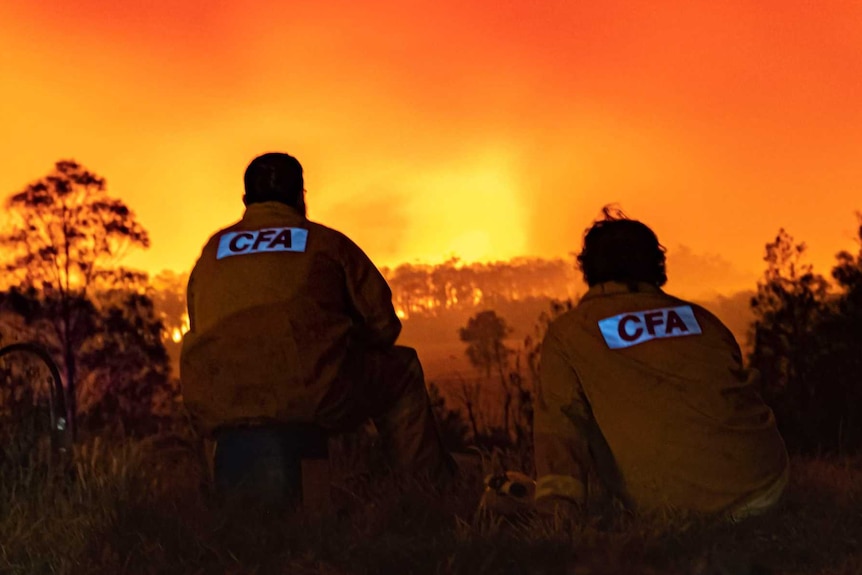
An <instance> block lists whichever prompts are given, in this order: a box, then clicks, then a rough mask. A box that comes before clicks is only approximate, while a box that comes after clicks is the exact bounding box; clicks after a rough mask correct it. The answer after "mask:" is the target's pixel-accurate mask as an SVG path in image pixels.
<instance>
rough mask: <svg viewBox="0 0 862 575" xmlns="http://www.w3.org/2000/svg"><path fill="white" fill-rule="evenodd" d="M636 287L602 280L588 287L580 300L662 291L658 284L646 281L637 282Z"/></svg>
mask: <svg viewBox="0 0 862 575" xmlns="http://www.w3.org/2000/svg"><path fill="white" fill-rule="evenodd" d="M636 288H637V289H635V290H631V289H630V288H629V285H628V284H626V283H622V282H604V283H600V284H596V285H594V286H593V287H591V288H590V289H588V290H587V293H585V294H584V295H583V297H581V301H584V300H588V299H593V298H597V297H603V296H612V295H620V294H627V293H664V292H662V290H661V288H659V287H658V286H655V285H653V284H650V283H646V282H638V283H637V284H636Z"/></svg>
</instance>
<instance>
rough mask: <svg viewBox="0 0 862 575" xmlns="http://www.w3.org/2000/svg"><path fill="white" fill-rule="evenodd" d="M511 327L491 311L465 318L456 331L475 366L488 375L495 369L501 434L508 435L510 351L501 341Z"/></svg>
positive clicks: (510, 402) (510, 393) (488, 376)
mask: <svg viewBox="0 0 862 575" xmlns="http://www.w3.org/2000/svg"><path fill="white" fill-rule="evenodd" d="M511 331H512V329H511V328H510V327H509V326H508V325H507V324H506V320H504V319H503V318H501V317H500V316H498V315H497V313H496V312H494V311H490V310H489V311H482V312H479V313H477V314H476V315H474V316H473V317H471V318H470V319H469V320H467V325H466V326H465V327H462V328H460V329H459V330H458V335H459V337H460V338H461V341H463V342H464V343H466V344H467V350H466V354H467V357H468V358H469V359H470V363H471V364H473V366H474V367H476V369H478V370H480V371H481V372H482V373H484V374H485V377H486V378H490V377H491V370H492V369H493V370H496V372H497V374H498V375H499V377H500V385H501V387H502V390H503V394H504V395H503V433H504V434H505V436H506V437H508V436H509V412H510V410H511V405H512V399H513V398H512V389H511V382H510V380H509V377H508V364H509V356H510V355H511V354H512V350H511V349H509V348H508V347H506V345H505V344H504V343H503V340H504V339H505V338H506V336H508V335H509V334H510V333H511Z"/></svg>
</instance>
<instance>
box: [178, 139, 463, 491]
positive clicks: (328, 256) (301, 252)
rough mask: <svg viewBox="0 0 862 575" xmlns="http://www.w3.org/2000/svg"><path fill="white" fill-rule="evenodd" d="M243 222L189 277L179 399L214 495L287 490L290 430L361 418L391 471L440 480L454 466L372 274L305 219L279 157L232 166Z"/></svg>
mask: <svg viewBox="0 0 862 575" xmlns="http://www.w3.org/2000/svg"><path fill="white" fill-rule="evenodd" d="M244 180H245V195H244V196H243V203H244V204H245V206H246V210H245V213H244V215H243V217H242V219H241V220H240V221H239V222H237V223H235V224H233V225H231V226H229V227H227V228H225V229H223V230H221V231H219V232H217V233H216V234H215V235H213V236H212V237H211V238H210V239H209V241H208V242H207V243H206V245H205V246H204V248H203V251H202V253H201V256H200V258H199V259H198V261H197V263H196V264H195V267H194V269H193V270H192V273H191V276H190V277H189V284H188V313H189V321H190V330H189V332H188V333H187V334H186V335H185V338H184V339H183V347H182V358H181V373H180V375H181V381H182V392H183V400H184V402H185V405H186V407H187V409H188V411H189V413H190V414H191V416H192V419H193V421H194V422H195V424H196V426H197V427H199V429H201V430H202V431H203V432H204V433H205V434H207V435H209V436H210V437H212V438H213V439H214V440H215V442H216V449H215V458H214V469H213V472H214V478H215V482H216V487H217V488H218V489H219V490H220V491H222V492H225V493H228V494H229V493H231V492H235V491H239V492H242V493H248V492H249V491H251V492H254V491H257V492H259V494H260V495H261V496H265V497H266V498H272V497H275V498H276V499H280V498H282V497H287V496H288V491H289V490H290V487H291V485H290V481H289V480H288V478H287V470H286V466H288V465H291V464H293V462H292V461H290V459H291V457H290V454H289V450H290V449H292V445H293V444H295V443H296V434H295V429H296V426H297V424H300V425H301V424H308V427H311V428H313V429H320V430H323V431H324V432H327V433H328V432H338V431H347V430H351V429H353V428H355V427H357V426H359V425H360V424H362V423H364V422H365V421H367V420H368V419H369V418H370V419H371V420H373V422H374V424H375V426H376V427H377V430H378V432H379V434H380V437H381V442H382V444H383V446H384V450H385V451H386V453H387V455H388V458H389V461H390V462H391V463H392V465H393V467H394V468H396V469H398V470H400V471H403V472H407V473H410V474H415V475H418V476H422V477H425V478H427V479H430V480H431V481H434V482H437V483H445V482H447V481H448V479H449V478H450V477H451V476H452V474H453V472H454V464H453V462H452V459H451V457H450V456H449V454H448V453H447V452H446V451H445V450H444V447H443V445H442V443H441V439H440V434H439V431H438V429H437V425H436V422H435V420H434V417H433V414H432V411H431V408H430V404H429V399H428V395H427V391H426V388H425V382H424V375H423V372H422V366H421V365H420V363H419V359H418V357H417V355H416V352H415V350H413V349H411V348H408V347H402V346H397V345H395V341H396V339H397V337H398V335H399V333H400V330H401V323H400V321H399V319H398V317H397V316H396V315H395V310H394V308H393V305H392V293H391V291H390V289H389V286H388V285H387V283H386V281H385V279H384V278H383V276H382V275H381V274H380V272H379V271H378V270H377V268H376V267H375V266H374V264H373V263H372V262H371V261H370V260H369V258H368V257H367V256H366V255H365V253H363V251H362V250H361V249H360V248H359V247H358V246H357V245H356V244H354V243H353V242H352V241H351V240H350V239H348V238H347V237H346V236H345V235H343V234H341V233H339V232H337V231H335V230H332V229H330V228H327V227H325V226H322V225H320V224H317V223H314V222H311V221H309V220H308V219H307V218H306V205H305V188H304V181H303V172H302V167H301V165H300V164H299V162H298V161H297V160H296V159H295V158H293V157H292V156H289V155H287V154H281V153H269V154H264V155H262V156H259V157H257V158H255V159H254V160H253V161H252V162H251V163H250V164H249V166H248V168H247V169H246V172H245V178H244Z"/></svg>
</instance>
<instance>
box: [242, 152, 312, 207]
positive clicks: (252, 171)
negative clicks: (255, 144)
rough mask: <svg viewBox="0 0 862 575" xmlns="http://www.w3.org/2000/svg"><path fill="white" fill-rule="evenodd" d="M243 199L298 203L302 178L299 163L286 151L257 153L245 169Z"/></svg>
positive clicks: (292, 204) (303, 183)
mask: <svg viewBox="0 0 862 575" xmlns="http://www.w3.org/2000/svg"><path fill="white" fill-rule="evenodd" d="M243 181H244V183H245V198H244V199H245V203H246V205H249V204H256V203H259V202H281V203H283V204H287V205H289V206H294V207H296V206H298V205H299V204H300V200H301V199H302V190H303V188H304V187H305V182H304V181H303V178H302V165H301V164H300V163H299V161H298V160H297V159H296V158H294V157H293V156H290V155H288V154H282V153H277V152H270V153H268V154H263V155H261V156H258V157H256V158H255V159H253V160H252V161H251V163H250V164H249V165H248V167H247V168H246V169H245V175H244V176H243Z"/></svg>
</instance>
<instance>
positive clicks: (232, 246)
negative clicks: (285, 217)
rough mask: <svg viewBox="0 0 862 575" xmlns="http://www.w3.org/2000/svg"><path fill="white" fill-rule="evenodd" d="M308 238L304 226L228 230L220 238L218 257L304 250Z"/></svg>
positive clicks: (218, 258)
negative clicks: (239, 230)
mask: <svg viewBox="0 0 862 575" xmlns="http://www.w3.org/2000/svg"><path fill="white" fill-rule="evenodd" d="M307 240H308V230H306V229H303V228H265V229H262V230H248V231H242V232H228V233H226V234H224V235H222V236H221V237H220V238H219V240H218V254H217V255H216V259H217V260H220V259H222V258H226V257H229V256H243V255H247V254H259V253H262V252H304V251H305V244H306V241H307Z"/></svg>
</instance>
